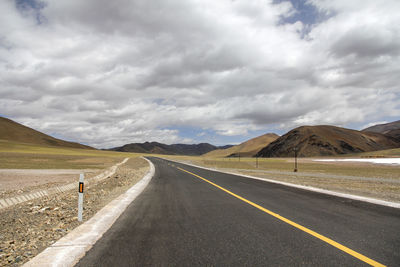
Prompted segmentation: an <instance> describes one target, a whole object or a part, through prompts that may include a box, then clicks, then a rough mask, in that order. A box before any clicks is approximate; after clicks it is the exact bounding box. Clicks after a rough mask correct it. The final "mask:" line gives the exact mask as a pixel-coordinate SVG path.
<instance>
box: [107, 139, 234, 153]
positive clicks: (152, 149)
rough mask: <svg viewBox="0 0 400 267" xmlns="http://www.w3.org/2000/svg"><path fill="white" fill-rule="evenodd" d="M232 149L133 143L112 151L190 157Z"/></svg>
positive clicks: (196, 145)
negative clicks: (221, 149)
mask: <svg viewBox="0 0 400 267" xmlns="http://www.w3.org/2000/svg"><path fill="white" fill-rule="evenodd" d="M228 147H231V146H230V145H228V146H223V147H217V146H213V145H210V144H208V143H201V144H193V145H187V144H173V145H166V144H162V143H157V142H145V143H132V144H127V145H124V146H121V147H115V148H111V149H109V150H112V151H121V152H134V153H149V154H163V155H189V156H199V155H203V154H205V153H207V152H210V151H212V150H215V149H220V148H228Z"/></svg>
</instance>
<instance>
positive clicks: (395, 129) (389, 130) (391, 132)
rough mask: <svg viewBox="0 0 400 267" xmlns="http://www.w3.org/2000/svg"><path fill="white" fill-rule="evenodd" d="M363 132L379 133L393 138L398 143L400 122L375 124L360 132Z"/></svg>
mask: <svg viewBox="0 0 400 267" xmlns="http://www.w3.org/2000/svg"><path fill="white" fill-rule="evenodd" d="M362 131H363V132H373V133H381V134H384V135H387V136H390V137H393V138H396V139H397V140H399V141H400V120H398V121H394V122H389V123H384V124H377V125H374V126H371V127H368V128H365V129H364V130H362Z"/></svg>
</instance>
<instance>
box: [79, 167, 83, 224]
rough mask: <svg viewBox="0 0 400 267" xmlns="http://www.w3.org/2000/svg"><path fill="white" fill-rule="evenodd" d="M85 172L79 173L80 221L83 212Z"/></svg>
mask: <svg viewBox="0 0 400 267" xmlns="http://www.w3.org/2000/svg"><path fill="white" fill-rule="evenodd" d="M83 178H84V176H83V173H81V174H80V175H79V189H78V221H80V222H81V221H82V213H83Z"/></svg>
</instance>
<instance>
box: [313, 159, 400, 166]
mask: <svg viewBox="0 0 400 267" xmlns="http://www.w3.org/2000/svg"><path fill="white" fill-rule="evenodd" d="M313 161H325V162H333V161H347V162H354V161H356V162H369V163H374V164H389V165H400V158H377V159H372V158H371V159H315V160H313Z"/></svg>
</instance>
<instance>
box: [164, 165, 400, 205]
mask: <svg viewBox="0 0 400 267" xmlns="http://www.w3.org/2000/svg"><path fill="white" fill-rule="evenodd" d="M161 159H165V160H169V161H172V162H176V163H180V164H183V165H188V166H192V167H196V168H200V169H204V170H209V171H215V172H220V173H226V174H231V175H236V176H242V177H245V178H250V179H255V180H261V181H264V182H269V183H274V184H280V185H285V186H289V187H294V188H299V189H303V190H308V191H313V192H317V193H322V194H326V195H331V196H336V197H342V198H347V199H352V200H358V201H363V202H368V203H372V204H376V205H381V206H386V207H391V208H396V209H400V203H398V202H391V201H385V200H380V199H376V198H370V197H362V196H357V195H351V194H346V193H340V192H335V191H330V190H326V189H321V188H317V187H312V186H305V185H298V184H292V183H286V182H281V181H276V180H271V179H266V178H260V177H255V176H251V175H245V174H240V173H234V172H226V171H221V170H217V169H213V168H207V167H202V166H198V165H194V164H190V163H183V162H179V161H176V160H171V159H167V158H161Z"/></svg>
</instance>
